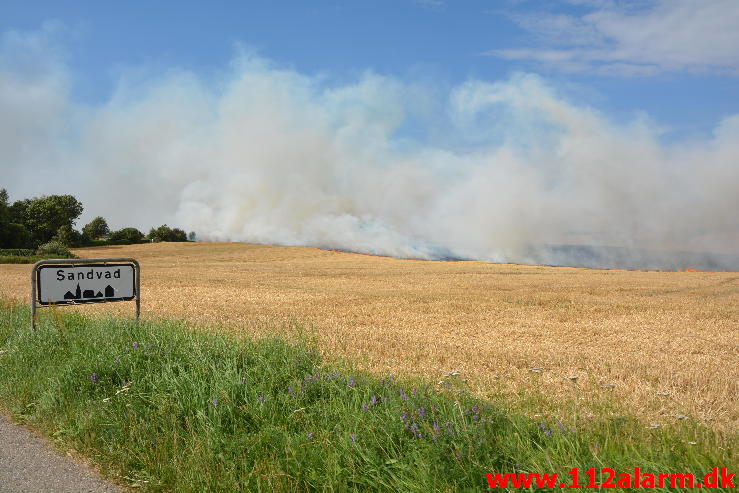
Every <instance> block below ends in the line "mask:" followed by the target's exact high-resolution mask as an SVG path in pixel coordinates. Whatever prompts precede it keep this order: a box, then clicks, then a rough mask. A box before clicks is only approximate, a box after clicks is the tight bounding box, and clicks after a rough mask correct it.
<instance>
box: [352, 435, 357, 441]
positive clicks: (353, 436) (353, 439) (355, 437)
mask: <svg viewBox="0 0 739 493" xmlns="http://www.w3.org/2000/svg"><path fill="white" fill-rule="evenodd" d="M351 437H352V442H354V443H357V434H356V433H352V434H351Z"/></svg>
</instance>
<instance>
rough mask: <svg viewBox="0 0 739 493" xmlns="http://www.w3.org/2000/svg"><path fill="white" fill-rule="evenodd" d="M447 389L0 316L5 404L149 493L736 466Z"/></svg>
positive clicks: (672, 444) (704, 443)
mask: <svg viewBox="0 0 739 493" xmlns="http://www.w3.org/2000/svg"><path fill="white" fill-rule="evenodd" d="M451 387H452V388H450V390H447V391H433V390H430V389H429V388H427V386H426V385H424V383H422V382H417V381H416V382H414V381H405V380H400V379H398V380H396V379H394V378H391V377H385V378H382V377H377V376H372V375H367V374H362V373H359V372H356V371H352V370H351V369H349V368H348V367H347V366H346V365H339V364H338V363H336V362H327V361H323V360H322V359H321V357H320V356H319V355H318V354H317V352H315V351H314V350H312V349H311V347H310V345H308V344H298V343H286V342H284V341H282V340H280V339H277V338H272V339H262V340H249V339H240V338H235V337H233V336H226V335H220V334H216V333H206V332H203V331H195V330H192V329H188V328H187V327H185V326H183V325H181V324H179V323H176V322H168V321H162V322H156V323H148V322H147V323H141V324H137V323H135V322H133V321H130V320H122V319H94V318H85V317H83V316H80V315H78V314H75V313H73V312H64V310H63V309H58V310H56V311H55V312H50V311H49V310H47V311H46V312H45V316H43V317H41V323H40V324H39V327H38V328H37V329H36V330H35V331H31V330H30V328H29V311H28V309H27V308H26V307H23V306H20V305H18V304H12V303H8V302H1V303H0V405H2V406H3V407H4V408H5V409H6V410H7V411H9V412H11V413H12V414H13V415H14V416H15V417H16V418H17V419H20V420H22V421H24V422H26V423H28V424H30V425H31V426H34V427H36V428H38V429H41V430H43V431H44V432H45V433H47V434H48V435H50V436H51V437H53V438H54V439H55V440H57V441H58V442H60V443H61V444H63V445H64V446H69V447H74V448H75V449H77V450H78V451H79V452H81V453H82V454H85V455H87V456H89V457H90V458H91V459H92V460H93V461H95V462H96V463H98V464H99V465H100V466H101V467H102V468H103V470H104V471H105V472H106V473H107V474H109V475H110V476H111V477H117V478H118V480H119V481H122V482H123V483H127V484H130V485H138V486H141V487H142V488H141V489H143V490H145V491H197V492H203V491H224V492H226V491H306V490H308V491H311V490H320V491H467V490H468V491H480V490H482V489H486V488H487V482H486V478H485V473H486V472H514V471H519V472H521V471H522V472H559V473H561V474H565V471H567V470H569V469H571V468H572V467H576V466H579V467H582V468H588V467H596V468H601V467H611V468H614V469H615V470H616V471H618V472H621V471H631V470H633V468H634V467H635V466H639V467H641V468H642V470H643V471H645V472H646V471H649V472H652V473H659V472H693V473H694V474H696V475H700V476H701V477H702V475H703V474H705V472H706V471H708V470H709V469H710V468H711V467H713V466H730V467H735V465H736V464H735V461H736V458H735V456H734V455H733V454H734V453H735V452H734V451H735V450H736V441H735V440H733V439H732V440H730V441H729V442H728V443H727V439H726V438H725V437H724V438H722V437H719V436H717V435H716V434H714V433H713V432H711V431H710V430H708V429H705V428H702V427H700V426H699V425H695V424H690V423H686V424H684V425H679V426H678V427H675V428H670V429H659V430H645V427H644V425H643V423H640V422H638V421H637V420H632V419H619V420H608V419H606V418H603V419H602V420H601V421H598V422H596V423H595V424H593V426H591V428H590V429H588V430H586V431H577V432H575V431H571V430H568V429H567V428H566V427H565V428H564V429H561V428H560V427H559V426H558V425H557V424H556V423H540V422H537V421H534V420H531V419H529V418H526V417H524V416H521V415H517V414H515V413H513V412H511V411H509V410H506V409H505V408H504V407H503V406H502V405H501V404H493V403H491V402H483V401H480V400H476V399H473V398H471V397H469V396H467V395H466V393H459V392H458V391H456V390H455V389H454V388H453V387H454V386H453V385H452V386H451ZM373 397H374V398H375V399H374V400H373ZM688 441H696V442H698V443H697V444H696V445H691V444H689V443H688ZM512 491H525V490H524V489H521V488H518V489H512ZM671 491H672V490H671Z"/></svg>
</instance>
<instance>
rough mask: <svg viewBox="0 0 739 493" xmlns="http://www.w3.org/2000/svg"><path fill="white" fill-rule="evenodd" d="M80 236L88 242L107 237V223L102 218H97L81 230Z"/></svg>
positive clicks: (108, 232)
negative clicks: (88, 240)
mask: <svg viewBox="0 0 739 493" xmlns="http://www.w3.org/2000/svg"><path fill="white" fill-rule="evenodd" d="M82 234H83V235H85V237H87V238H89V239H90V240H97V239H100V238H103V237H105V236H108V234H110V228H108V223H107V222H106V221H105V219H103V218H102V217H100V216H98V217H96V218H95V219H93V220H92V221H90V222H89V223H87V224H85V226H84V227H83V228H82Z"/></svg>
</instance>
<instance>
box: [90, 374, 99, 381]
mask: <svg viewBox="0 0 739 493" xmlns="http://www.w3.org/2000/svg"><path fill="white" fill-rule="evenodd" d="M90 380H92V383H97V381H98V374H97V373H93V374H92V375H91V376H90Z"/></svg>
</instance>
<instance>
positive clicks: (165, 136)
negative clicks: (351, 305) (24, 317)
mask: <svg viewBox="0 0 739 493" xmlns="http://www.w3.org/2000/svg"><path fill="white" fill-rule="evenodd" d="M737 26H739V1H738V0H710V1H706V0H630V1H629V0H560V1H551V2H543V1H533V0H497V1H494V0H457V1H450V0H446V1H445V0H392V1H391V0H374V1H370V0H320V1H319V0H314V1H302V2H298V1H278V0H273V1H243V2H209V3H205V2H189V1H177V2H174V1H156V2H143V1H126V2H121V1H102V0H96V1H82V0H80V1H74V2H58V1H33V0H24V1H16V0H5V1H3V2H0V150H1V151H2V153H3V159H2V160H0V181H1V182H2V183H0V186H2V187H5V188H7V189H8V190H9V192H10V194H11V197H12V198H13V199H15V198H20V197H31V196H38V195H41V194H52V193H73V194H75V195H76V196H78V197H79V198H80V199H81V200H82V202H83V204H84V205H85V212H84V214H83V217H81V218H80V225H82V224H84V223H85V222H86V221H88V220H90V219H92V217H95V216H96V215H102V216H104V217H105V218H107V219H108V221H109V223H110V225H111V227H112V228H114V229H115V228H120V227H124V226H135V227H139V228H141V229H143V230H148V228H150V227H152V226H158V225H160V224H162V223H163V222H167V223H169V224H171V225H177V226H179V227H182V228H183V229H186V230H188V231H195V232H196V233H197V234H198V235H199V237H200V238H202V239H209V240H236V241H250V242H262V243H279V244H289V245H314V246H322V247H330V248H344V249H348V250H356V251H363V252H369V253H381V254H386V255H396V256H413V257H424V258H437V257H439V256H442V257H443V256H446V255H450V254H451V255H456V256H460V257H468V258H477V259H482V260H491V261H512V260H513V261H531V259H528V260H527V259H526V258H525V254H524V252H527V251H531V250H530V249H529V247H530V246H531V245H546V244H561V243H585V244H599V245H611V246H641V247H650V248H681V249H691V250H696V251H714V252H730V253H735V252H739V215H738V214H736V211H737V210H739V194H738V193H737V190H739V29H737Z"/></svg>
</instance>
